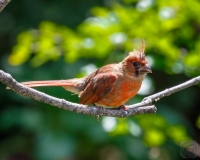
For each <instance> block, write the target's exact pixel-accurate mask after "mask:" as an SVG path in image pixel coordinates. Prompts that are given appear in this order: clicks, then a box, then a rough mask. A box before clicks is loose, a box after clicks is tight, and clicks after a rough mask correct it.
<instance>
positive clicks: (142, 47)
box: [129, 39, 146, 60]
mask: <svg viewBox="0 0 200 160" xmlns="http://www.w3.org/2000/svg"><path fill="white" fill-rule="evenodd" d="M145 48H146V43H145V40H144V39H142V44H141V45H140V47H139V49H134V50H133V51H132V52H130V53H129V55H134V56H137V57H139V58H140V59H141V60H145Z"/></svg>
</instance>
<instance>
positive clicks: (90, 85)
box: [22, 41, 152, 109]
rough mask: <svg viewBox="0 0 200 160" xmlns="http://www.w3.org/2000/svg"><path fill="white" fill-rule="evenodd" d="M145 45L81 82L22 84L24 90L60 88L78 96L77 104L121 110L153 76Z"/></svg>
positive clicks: (59, 81)
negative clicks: (27, 88) (145, 79)
mask: <svg viewBox="0 0 200 160" xmlns="http://www.w3.org/2000/svg"><path fill="white" fill-rule="evenodd" d="M144 51H145V44H144V41H143V42H142V46H141V48H140V49H139V50H137V49H135V50H134V51H132V52H130V53H129V55H128V56H127V57H125V58H124V59H123V61H122V62H120V63H118V64H108V65H105V66H103V67H101V68H99V69H97V70H96V71H94V72H92V73H91V74H90V75H88V76H86V77H83V78H74V79H68V80H49V81H31V82H23V83H22V84H24V85H26V86H27V87H39V86H62V87H63V88H65V89H66V90H68V91H70V92H73V93H75V94H78V96H79V98H80V103H81V104H85V105H89V104H94V105H96V106H100V107H107V108H112V107H120V108H121V109H127V108H126V107H125V106H124V104H125V103H126V102H127V101H128V100H129V99H130V98H132V97H134V96H135V95H136V93H137V92H138V91H139V89H140V87H141V84H142V80H143V79H144V77H145V74H146V73H152V71H151V68H150V67H149V65H148V62H147V60H146V57H145V54H144Z"/></svg>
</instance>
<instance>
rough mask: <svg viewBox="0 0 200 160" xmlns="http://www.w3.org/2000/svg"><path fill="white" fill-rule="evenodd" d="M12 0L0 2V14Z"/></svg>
mask: <svg viewBox="0 0 200 160" xmlns="http://www.w3.org/2000/svg"><path fill="white" fill-rule="evenodd" d="M10 1H11V0H0V12H1V11H2V10H3V9H4V8H5V6H6V5H7V4H8V3H9V2H10Z"/></svg>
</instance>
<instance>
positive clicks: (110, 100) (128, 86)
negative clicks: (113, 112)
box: [96, 79, 141, 108]
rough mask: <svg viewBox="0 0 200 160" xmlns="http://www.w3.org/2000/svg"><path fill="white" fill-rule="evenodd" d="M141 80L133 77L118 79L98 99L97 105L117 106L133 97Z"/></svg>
mask: <svg viewBox="0 0 200 160" xmlns="http://www.w3.org/2000/svg"><path fill="white" fill-rule="evenodd" d="M140 86H141V82H140V81H134V80H133V79H125V80H118V81H117V82H116V84H115V86H114V87H113V89H112V90H111V91H110V92H109V93H108V94H107V95H106V96H104V97H102V98H101V99H100V100H98V101H97V103H96V104H97V105H99V106H104V107H111V108H112V107H119V106H120V105H122V104H124V103H126V102H127V101H128V100H129V99H130V98H132V97H134V96H135V95H136V93H137V92H138V90H139V89H140Z"/></svg>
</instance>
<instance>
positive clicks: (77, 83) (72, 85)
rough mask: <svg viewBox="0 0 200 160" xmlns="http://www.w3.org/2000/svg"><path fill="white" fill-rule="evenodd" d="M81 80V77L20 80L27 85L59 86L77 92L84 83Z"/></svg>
mask: <svg viewBox="0 0 200 160" xmlns="http://www.w3.org/2000/svg"><path fill="white" fill-rule="evenodd" d="M82 82H83V80H82V79H81V78H80V79H78V78H75V79H69V80H49V81H30V82H22V83H21V84H23V85H25V86H27V87H44V86H61V87H63V88H65V89H66V90H68V91H70V92H73V93H76V94H79V92H81V91H82V89H83V88H84V86H83V84H84V83H82Z"/></svg>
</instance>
